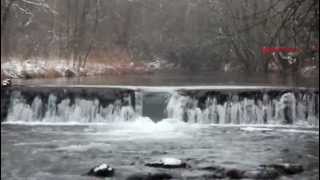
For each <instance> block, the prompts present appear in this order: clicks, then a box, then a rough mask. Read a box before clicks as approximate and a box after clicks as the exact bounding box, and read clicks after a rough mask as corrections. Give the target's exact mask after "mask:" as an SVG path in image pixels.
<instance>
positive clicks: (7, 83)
mask: <svg viewBox="0 0 320 180" xmlns="http://www.w3.org/2000/svg"><path fill="white" fill-rule="evenodd" d="M11 84H12V82H11V79H9V78H8V79H5V80H3V81H2V83H1V87H10V86H11Z"/></svg>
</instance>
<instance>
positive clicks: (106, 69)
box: [1, 59, 165, 79]
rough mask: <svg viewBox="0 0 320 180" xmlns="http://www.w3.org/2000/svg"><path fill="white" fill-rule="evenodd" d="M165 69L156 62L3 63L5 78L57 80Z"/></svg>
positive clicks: (51, 60)
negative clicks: (79, 64)
mask: <svg viewBox="0 0 320 180" xmlns="http://www.w3.org/2000/svg"><path fill="white" fill-rule="evenodd" d="M162 67H165V66H164V65H163V63H162V62H160V61H159V60H156V61H154V62H150V63H144V64H143V63H134V62H127V63H112V64H111V63H109V64H107V63H97V62H94V63H92V62H90V63H88V64H87V65H86V67H84V68H79V69H78V68H77V67H74V66H73V65H72V62H71V61H70V62H69V61H66V60H57V59H46V60H39V59H36V60H25V61H20V60H17V59H12V60H10V61H7V62H3V63H1V79H3V78H26V79H29V78H55V77H72V76H94V75H102V74H126V73H149V72H152V71H156V70H160V69H161V68H162Z"/></svg>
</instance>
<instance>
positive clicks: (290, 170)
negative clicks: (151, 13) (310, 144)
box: [261, 163, 303, 175]
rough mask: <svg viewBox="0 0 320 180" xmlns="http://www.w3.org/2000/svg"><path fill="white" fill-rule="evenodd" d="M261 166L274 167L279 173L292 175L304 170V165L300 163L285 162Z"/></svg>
mask: <svg viewBox="0 0 320 180" xmlns="http://www.w3.org/2000/svg"><path fill="white" fill-rule="evenodd" d="M261 167H265V168H274V169H275V170H277V171H278V172H279V173H281V174H285V175H292V174H298V173H301V172H303V166H302V165H300V164H289V163H283V164H270V165H261Z"/></svg>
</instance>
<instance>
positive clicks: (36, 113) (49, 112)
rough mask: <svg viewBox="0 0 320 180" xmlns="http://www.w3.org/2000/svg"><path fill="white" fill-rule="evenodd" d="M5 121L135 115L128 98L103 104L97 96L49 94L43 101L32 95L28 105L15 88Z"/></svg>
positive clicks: (85, 119)
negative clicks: (73, 96)
mask: <svg viewBox="0 0 320 180" xmlns="http://www.w3.org/2000/svg"><path fill="white" fill-rule="evenodd" d="M10 102H11V103H10V108H9V113H8V116H7V121H43V122H80V123H90V122H111V121H131V120H133V119H134V118H136V117H137V116H136V114H135V111H134V110H133V108H132V106H131V100H130V98H127V97H126V98H124V99H123V100H120V99H118V100H115V102H114V103H111V104H109V105H107V106H106V107H103V105H102V104H101V103H100V102H99V100H98V99H93V100H87V99H81V98H75V100H74V103H72V101H71V100H70V99H69V98H66V99H63V100H61V102H59V103H57V97H56V96H55V95H53V94H50V95H49V97H48V101H47V104H44V103H43V100H42V99H41V98H40V97H39V96H36V97H35V98H34V99H33V101H32V103H31V105H29V104H28V103H27V102H26V100H25V99H24V97H23V96H22V95H21V93H19V92H14V93H12V96H11V101H10Z"/></svg>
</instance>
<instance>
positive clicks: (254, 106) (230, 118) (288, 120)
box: [167, 92, 319, 126]
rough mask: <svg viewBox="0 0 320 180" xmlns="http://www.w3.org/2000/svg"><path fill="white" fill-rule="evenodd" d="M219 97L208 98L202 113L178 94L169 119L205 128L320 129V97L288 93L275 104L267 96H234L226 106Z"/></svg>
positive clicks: (172, 101)
mask: <svg viewBox="0 0 320 180" xmlns="http://www.w3.org/2000/svg"><path fill="white" fill-rule="evenodd" d="M218 96H219V95H217V96H215V95H213V96H208V97H207V98H206V100H205V102H204V107H203V108H202V109H200V106H199V103H198V100H197V99H195V98H192V97H189V96H187V95H179V94H178V93H174V94H172V96H171V98H170V100H169V102H168V105H167V111H168V117H169V118H176V119H179V120H183V121H185V122H188V123H203V124H295V125H311V126H319V110H318V109H317V108H318V106H319V95H315V94H307V93H306V94H305V93H297V94H295V93H293V92H287V93H284V94H282V95H281V96H279V97H274V98H273V99H272V100H270V97H269V96H268V95H267V94H263V95H262V98H261V99H259V98H247V97H243V98H242V99H240V98H239V96H238V95H232V96H231V97H230V98H227V100H226V101H225V102H222V103H218V102H217V99H218V98H219V97H218ZM296 96H297V97H300V98H296Z"/></svg>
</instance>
